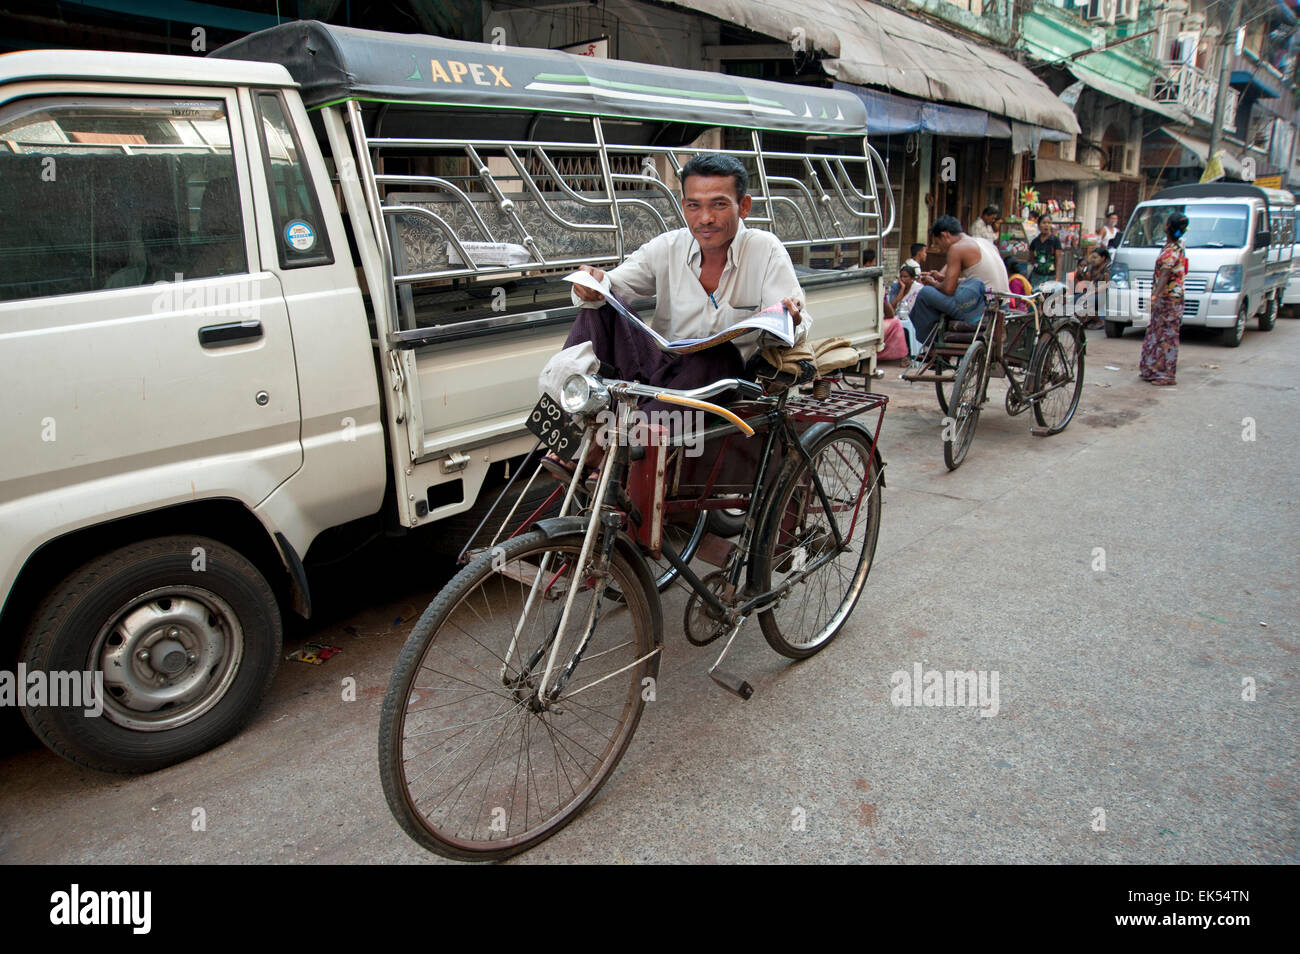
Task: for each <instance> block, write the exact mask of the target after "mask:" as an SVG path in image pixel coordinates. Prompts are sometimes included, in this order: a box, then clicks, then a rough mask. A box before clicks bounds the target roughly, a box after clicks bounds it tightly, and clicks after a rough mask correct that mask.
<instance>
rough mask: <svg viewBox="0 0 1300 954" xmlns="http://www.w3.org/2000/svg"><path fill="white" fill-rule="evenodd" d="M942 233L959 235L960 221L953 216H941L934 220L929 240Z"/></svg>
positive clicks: (960, 229)
mask: <svg viewBox="0 0 1300 954" xmlns="http://www.w3.org/2000/svg"><path fill="white" fill-rule="evenodd" d="M943 232H947V233H948V234H949V235H961V233H962V228H961V221H960V220H959V219H958V218H957V216H955V215H941V216H939V217H938V218H937V219H935V220H934V225H932V226H930V238H935V237H937V236H938V235H940V234H941V233H943Z"/></svg>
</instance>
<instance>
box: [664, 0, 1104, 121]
mask: <svg viewBox="0 0 1300 954" xmlns="http://www.w3.org/2000/svg"><path fill="white" fill-rule="evenodd" d="M666 2H671V3H672V4H673V5H674V6H678V7H685V8H687V9H691V10H696V11H698V12H700V13H705V14H708V15H709V16H712V17H716V18H718V19H719V20H724V21H726V22H728V23H734V24H736V25H738V26H741V27H744V28H745V29H748V30H753V31H755V32H756V33H763V34H766V35H767V36H770V37H775V38H777V39H780V40H789V41H798V42H799V43H802V44H803V45H804V49H807V50H810V51H811V50H820V51H821V52H822V53H823V54H825V56H824V58H823V60H822V66H823V68H824V69H825V70H826V71H827V72H828V73H830V74H831V75H832V76H834V77H835V78H836V79H839V80H842V81H843V82H846V83H853V84H855V85H858V86H880V87H884V88H885V89H889V90H893V91H895V92H898V93H902V94H904V95H906V96H915V97H917V98H918V99H923V100H927V101H930V102H936V101H937V102H941V103H960V104H961V105H963V106H969V107H974V108H975V109H982V110H984V111H985V112H987V113H990V114H992V115H994V116H1005V117H1008V118H1010V119H1016V120H1019V121H1021V122H1024V123H1032V124H1033V125H1036V126H1044V127H1047V128H1048V129H1056V130H1060V131H1062V132H1066V133H1071V134H1077V133H1078V132H1079V121H1078V120H1077V119H1076V118H1075V115H1074V110H1072V109H1071V108H1070V107H1069V106H1066V105H1065V104H1064V103H1063V102H1061V100H1060V99H1059V98H1058V97H1057V96H1056V94H1055V93H1053V92H1052V91H1051V89H1050V88H1048V86H1047V84H1046V83H1044V82H1043V81H1042V80H1040V79H1039V78H1038V77H1036V76H1035V75H1034V74H1033V73H1031V72H1030V71H1029V70H1028V69H1026V68H1025V67H1024V66H1021V65H1020V64H1019V63H1017V62H1016V61H1015V60H1013V59H1011V58H1010V57H1008V56H1004V55H1003V54H1001V53H999V52H997V51H996V50H993V49H991V48H990V47H987V46H983V45H981V44H978V43H975V42H973V41H971V40H967V39H965V38H963V37H960V36H957V35H956V34H954V33H950V32H945V31H944V30H941V29H939V28H938V27H935V26H931V25H930V24H928V23H925V22H923V21H921V20H915V19H913V18H912V17H909V16H907V15H906V14H904V13H900V12H898V11H897V10H892V9H890V8H889V7H884V6H880V5H879V4H875V3H869V2H867V0H800V2H799V3H797V4H789V3H787V2H785V0H666Z"/></svg>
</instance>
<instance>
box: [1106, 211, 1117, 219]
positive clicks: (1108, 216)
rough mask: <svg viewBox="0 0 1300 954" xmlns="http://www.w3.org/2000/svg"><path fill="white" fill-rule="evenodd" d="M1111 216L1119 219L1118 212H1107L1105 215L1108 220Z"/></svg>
mask: <svg viewBox="0 0 1300 954" xmlns="http://www.w3.org/2000/svg"><path fill="white" fill-rule="evenodd" d="M1112 215H1113V216H1115V218H1117V219H1118V218H1119V213H1118V212H1107V213H1106V218H1110V217H1111V216H1112Z"/></svg>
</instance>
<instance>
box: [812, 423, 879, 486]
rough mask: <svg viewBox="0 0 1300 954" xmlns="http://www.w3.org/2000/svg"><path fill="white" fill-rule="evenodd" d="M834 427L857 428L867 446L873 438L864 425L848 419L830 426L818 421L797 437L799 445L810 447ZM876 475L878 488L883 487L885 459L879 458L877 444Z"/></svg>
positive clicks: (869, 430)
mask: <svg viewBox="0 0 1300 954" xmlns="http://www.w3.org/2000/svg"><path fill="white" fill-rule="evenodd" d="M835 427H854V428H857V429H858V430H860V431H861V432H862V436H863V437H865V438H866V439H867V443H868V444H870V443H871V439H872V437H873V436H874V435H873V434H872V432H871V429H870V428H868V427H867V426H866V425H865V424H863V423H861V422H859V421H855V420H853V419H851V418H850V419H849V420H847V421H843V422H841V423H839V424H832V423H831V422H829V421H818V422H817V423H816V424H814V425H813V426H812V427H810V428H808V430H806V431H804V432H803V433H802V434H801V435H799V443H801V444H803V446H804V447H812V445H813V444H814V443H815V442H816V441H818V440H820V439H821V436H822V435H823V434H825V433H826V432H827V431H829V430H831V429H832V428H835ZM876 473H878V474H880V486H881V487H884V486H885V459H884V458H883V457H881V456H880V445H879V443H877V444H876Z"/></svg>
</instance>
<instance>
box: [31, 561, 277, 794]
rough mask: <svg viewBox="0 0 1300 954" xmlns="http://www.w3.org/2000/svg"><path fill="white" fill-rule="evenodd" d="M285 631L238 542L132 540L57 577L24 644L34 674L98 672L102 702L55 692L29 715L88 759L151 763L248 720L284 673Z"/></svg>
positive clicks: (94, 763) (40, 730) (67, 750)
mask: <svg viewBox="0 0 1300 954" xmlns="http://www.w3.org/2000/svg"><path fill="white" fill-rule="evenodd" d="M281 638H282V630H281V621H280V610H279V606H278V605H277V603H276V600H275V594H274V593H273V592H272V591H271V587H270V586H269V585H268V584H267V582H266V579H265V578H264V577H263V576H262V574H261V573H259V572H258V570H257V568H256V567H254V566H253V564H252V563H250V562H249V561H248V560H247V559H245V558H244V557H242V556H240V554H238V553H236V552H235V551H234V550H232V549H230V548H229V547H227V546H225V545H223V544H221V543H218V542H217V541H216V540H211V539H207V538H205V537H188V536H186V537H182V536H177V537H160V538H157V539H153V540H146V541H143V542H140V543H133V544H131V545H129V546H125V547H122V548H121V549H119V550H115V551H113V552H112V553H108V554H106V555H104V556H101V557H98V558H96V559H94V560H91V561H90V562H88V563H86V564H85V565H83V566H81V567H80V568H78V569H77V570H75V571H74V572H72V573H71V574H69V575H68V576H67V577H66V578H65V579H64V580H63V581H62V582H61V583H60V584H59V585H58V586H56V587H55V588H54V590H53V591H52V592H51V593H50V594H49V596H47V597H46V598H45V600H44V601H43V602H42V603H41V604H40V606H38V607H37V609H36V612H35V614H34V615H33V617H32V621H31V624H30V626H29V627H28V630H27V633H26V635H25V637H24V639H23V644H22V649H21V651H20V657H19V658H20V659H21V661H22V662H23V663H24V664H25V665H26V667H27V671H28V673H32V672H36V671H40V672H44V673H47V674H49V673H57V672H61V673H71V672H90V673H92V674H93V675H92V676H91V677H90V678H91V679H93V680H95V682H96V683H97V690H98V686H102V689H103V691H102V693H99V692H98V691H97V696H99V695H102V700H101V699H99V698H96V699H95V700H94V701H95V705H87V704H86V701H85V700H84V699H83V700H81V703H80V704H76V705H69V704H67V702H68V700H67V699H66V698H64V699H54V698H49V699H48V703H50V704H46V705H35V706H32V705H29V706H26V707H24V708H23V710H22V711H23V717H24V718H25V719H26V720H27V724H28V725H30V726H31V728H32V731H33V732H35V733H36V735H37V737H39V738H40V740H41V741H42V742H44V743H45V744H46V745H47V746H49V747H50V748H51V749H52V750H53V751H54V752H56V753H58V754H59V755H61V756H63V757H64V758H66V759H68V760H70V761H72V762H76V763H77V764H79V765H84V766H87V767H88V768H93V769H98V770H99V771H103V772H121V773H136V772H152V771H154V770H156V769H160V768H163V767H165V766H168V765H172V764H174V763H176V762H181V761H184V760H185V759H188V758H191V757H192V756H195V755H198V754H199V753H200V752H206V751H207V750H208V749H210V748H212V747H213V746H216V745H219V744H220V743H222V742H224V741H226V740H227V739H229V738H230V737H231V736H233V735H235V733H237V732H238V731H239V730H240V729H241V728H243V726H244V725H245V724H246V723H247V722H248V720H249V719H250V718H251V717H252V715H253V713H254V712H256V711H257V707H258V705H259V703H260V702H261V700H262V696H263V695H265V693H266V690H267V689H268V688H269V687H270V685H271V680H272V679H273V678H274V676H275V670H276V666H277V665H278V663H279V659H280V645H281ZM46 678H47V679H49V678H50V677H49V676H48V675H47V677H46ZM101 680H102V681H101ZM29 698H30V697H29ZM98 706H102V712H100V713H99V714H98V715H86V710H87V709H90V710H91V711H93V709H94V708H96V707H98Z"/></svg>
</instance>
